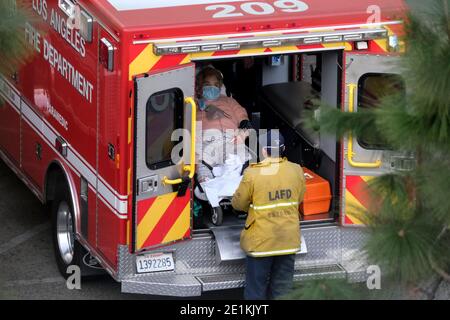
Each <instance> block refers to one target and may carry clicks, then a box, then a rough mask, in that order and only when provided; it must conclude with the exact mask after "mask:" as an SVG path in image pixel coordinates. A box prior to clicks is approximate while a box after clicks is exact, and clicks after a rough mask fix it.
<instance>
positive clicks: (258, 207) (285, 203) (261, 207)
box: [250, 202, 299, 210]
mask: <svg viewBox="0 0 450 320" xmlns="http://www.w3.org/2000/svg"><path fill="white" fill-rule="evenodd" d="M298 205H299V203H298V202H284V203H277V204H270V205H267V206H254V205H252V204H251V205H250V208H253V210H266V209H274V208H283V207H292V206H298Z"/></svg>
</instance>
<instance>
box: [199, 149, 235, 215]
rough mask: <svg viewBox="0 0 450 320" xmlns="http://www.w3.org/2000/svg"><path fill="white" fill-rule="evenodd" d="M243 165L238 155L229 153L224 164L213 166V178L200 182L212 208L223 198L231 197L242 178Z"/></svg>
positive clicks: (218, 204)
mask: <svg viewBox="0 0 450 320" xmlns="http://www.w3.org/2000/svg"><path fill="white" fill-rule="evenodd" d="M243 165H244V163H242V161H241V160H240V158H239V157H238V156H236V155H232V154H230V155H228V157H227V160H226V161H225V164H224V165H222V166H217V167H214V168H213V174H214V176H215V178H214V179H211V180H208V181H206V182H203V183H202V184H201V185H202V188H203V190H204V191H205V194H206V197H207V198H208V201H209V203H210V204H211V206H212V207H213V208H215V207H219V206H220V201H222V200H223V199H227V198H231V197H233V195H234V193H235V192H236V190H237V188H238V187H239V184H240V183H241V180H242V176H241V171H242V167H243Z"/></svg>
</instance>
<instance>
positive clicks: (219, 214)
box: [211, 207, 223, 226]
mask: <svg viewBox="0 0 450 320" xmlns="http://www.w3.org/2000/svg"><path fill="white" fill-rule="evenodd" d="M211 222H212V223H213V224H214V225H215V226H221V225H222V223H223V209H222V207H216V208H212V210H211Z"/></svg>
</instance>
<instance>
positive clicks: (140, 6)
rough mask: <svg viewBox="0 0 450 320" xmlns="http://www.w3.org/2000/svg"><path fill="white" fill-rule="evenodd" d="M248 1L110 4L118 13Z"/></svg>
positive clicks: (129, 0)
mask: <svg viewBox="0 0 450 320" xmlns="http://www.w3.org/2000/svg"><path fill="white" fill-rule="evenodd" d="M246 1H248V0H108V2H109V3H110V4H111V5H112V6H113V7H114V8H115V9H116V10H117V11H133V10H145V9H161V8H171V7H182V6H193V5H201V4H219V3H233V2H246Z"/></svg>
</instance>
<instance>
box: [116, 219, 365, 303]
mask: <svg viewBox="0 0 450 320" xmlns="http://www.w3.org/2000/svg"><path fill="white" fill-rule="evenodd" d="M302 233H303V235H304V237H305V240H306V244H307V247H308V253H307V254H305V255H298V256H297V259H296V271H295V275H294V280H295V281H306V280H311V279H320V278H335V279H347V280H348V281H350V282H362V281H365V280H366V278H367V274H366V269H367V266H366V263H365V259H364V256H363V255H362V254H361V248H362V245H363V244H364V240H365V229H363V228H341V227H322V228H308V229H303V230H302ZM216 250H217V247H216V244H215V239H214V237H213V236H212V235H211V236H203V237H199V238H194V239H193V240H191V241H186V242H183V243H179V244H176V245H173V246H171V247H167V248H164V251H172V252H174V256H175V264H176V271H173V272H163V273H154V274H143V275H139V274H136V273H135V256H134V255H131V254H129V253H128V248H127V247H126V246H121V247H119V258H120V259H119V272H118V280H119V281H120V282H121V283H122V291H123V292H125V293H137V294H151V295H161V296H176V297H195V296H201V294H202V292H207V291H216V290H224V289H234V288H241V287H243V286H244V284H245V260H243V259H240V260H236V261H227V262H222V263H220V262H219V261H218V259H217V255H218V253H217V252H216Z"/></svg>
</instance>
